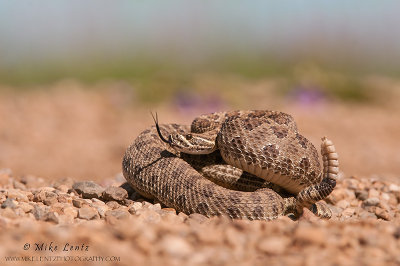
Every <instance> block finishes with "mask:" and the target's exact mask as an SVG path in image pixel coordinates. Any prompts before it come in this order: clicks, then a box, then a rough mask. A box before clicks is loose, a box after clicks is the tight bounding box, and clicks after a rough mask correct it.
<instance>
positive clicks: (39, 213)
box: [32, 204, 50, 221]
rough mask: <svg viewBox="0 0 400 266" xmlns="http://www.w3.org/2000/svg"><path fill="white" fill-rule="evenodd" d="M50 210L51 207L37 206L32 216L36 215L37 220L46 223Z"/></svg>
mask: <svg viewBox="0 0 400 266" xmlns="http://www.w3.org/2000/svg"><path fill="white" fill-rule="evenodd" d="M49 209H50V207H48V206H44V205H39V204H37V205H35V206H34V207H33V211H32V214H33V215H34V217H35V218H36V220H42V221H44V220H45V219H46V215H47V213H48V211H49Z"/></svg>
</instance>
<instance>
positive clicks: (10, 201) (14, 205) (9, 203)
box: [1, 198, 17, 209]
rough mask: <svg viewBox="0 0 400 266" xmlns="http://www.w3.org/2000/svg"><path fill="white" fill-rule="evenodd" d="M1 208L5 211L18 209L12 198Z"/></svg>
mask: <svg viewBox="0 0 400 266" xmlns="http://www.w3.org/2000/svg"><path fill="white" fill-rule="evenodd" d="M1 208H2V209H5V208H10V209H15V208H17V202H16V201H15V200H13V199H12V198H8V199H6V200H5V201H4V202H3V203H2V204H1Z"/></svg>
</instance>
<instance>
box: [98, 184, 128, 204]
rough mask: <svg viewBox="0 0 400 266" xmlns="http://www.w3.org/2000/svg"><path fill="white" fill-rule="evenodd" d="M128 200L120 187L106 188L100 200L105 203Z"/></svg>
mask: <svg viewBox="0 0 400 266" xmlns="http://www.w3.org/2000/svg"><path fill="white" fill-rule="evenodd" d="M127 198H128V192H127V191H126V190H125V189H123V188H122V187H108V188H106V190H104V192H103V194H102V199H103V200H105V201H112V200H114V201H118V202H121V203H122V202H123V201H124V200H125V199H127Z"/></svg>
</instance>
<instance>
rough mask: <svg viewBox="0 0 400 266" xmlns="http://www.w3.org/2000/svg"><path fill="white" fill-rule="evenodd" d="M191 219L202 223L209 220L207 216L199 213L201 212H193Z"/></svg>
mask: <svg viewBox="0 0 400 266" xmlns="http://www.w3.org/2000/svg"><path fill="white" fill-rule="evenodd" d="M189 220H193V221H196V222H198V223H200V224H201V223H203V222H205V221H207V220H208V218H207V217H206V216H204V215H202V214H199V213H192V214H190V215H189Z"/></svg>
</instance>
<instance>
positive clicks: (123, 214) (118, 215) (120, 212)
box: [105, 209, 130, 219]
mask: <svg viewBox="0 0 400 266" xmlns="http://www.w3.org/2000/svg"><path fill="white" fill-rule="evenodd" d="M108 215H111V216H114V217H115V218H117V219H126V218H128V217H129V216H130V214H129V212H127V211H125V210H120V209H116V210H109V211H106V213H105V216H108Z"/></svg>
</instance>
